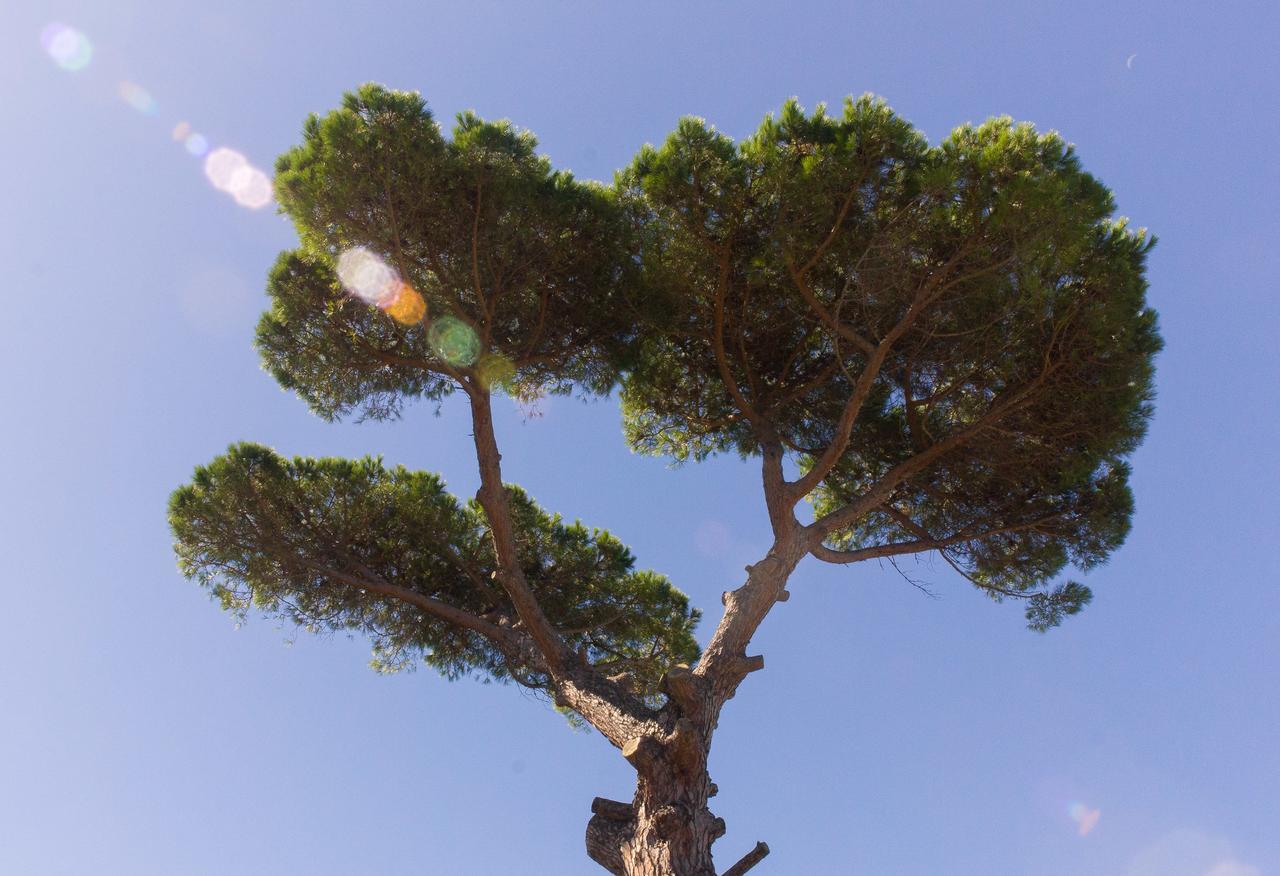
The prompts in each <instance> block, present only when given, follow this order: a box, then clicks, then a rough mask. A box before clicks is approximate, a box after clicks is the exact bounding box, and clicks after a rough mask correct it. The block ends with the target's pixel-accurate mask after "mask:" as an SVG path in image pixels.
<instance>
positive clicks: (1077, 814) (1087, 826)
mask: <svg viewBox="0 0 1280 876" xmlns="http://www.w3.org/2000/svg"><path fill="white" fill-rule="evenodd" d="M1067 814H1068V815H1070V816H1071V820H1072V821H1074V822H1075V823H1076V824H1077V825H1078V832H1079V834H1080V836H1088V835H1089V831H1091V830H1093V829H1094V828H1095V827H1097V826H1098V819H1099V818H1101V817H1102V812H1101V811H1100V810H1098V809H1090V808H1089V807H1088V806H1085V805H1084V804H1083V803H1072V804H1071V805H1070V806H1068V807H1067Z"/></svg>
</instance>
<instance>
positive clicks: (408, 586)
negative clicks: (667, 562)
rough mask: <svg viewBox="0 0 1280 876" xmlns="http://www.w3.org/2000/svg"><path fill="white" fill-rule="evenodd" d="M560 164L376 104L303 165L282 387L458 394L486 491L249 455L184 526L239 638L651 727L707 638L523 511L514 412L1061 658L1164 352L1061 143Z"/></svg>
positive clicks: (400, 96) (681, 137)
mask: <svg viewBox="0 0 1280 876" xmlns="http://www.w3.org/2000/svg"><path fill="white" fill-rule="evenodd" d="M535 149H536V142H535V140H534V139H533V137H532V136H531V135H530V134H528V133H527V132H524V131H521V130H519V129H517V128H515V127H513V126H512V125H510V124H509V123H507V122H486V121H484V120H482V119H480V118H478V117H477V116H475V115H474V114H471V113H464V114H462V115H460V116H459V117H458V120H457V124H456V125H455V127H454V129H453V132H452V135H451V136H449V137H446V136H445V135H444V134H443V133H442V131H441V128H440V126H439V125H438V124H437V123H436V121H435V120H434V118H433V117H432V115H431V113H430V112H429V111H428V110H427V108H426V106H425V104H424V103H423V101H422V99H421V98H420V97H419V96H418V95H417V94H411V93H405V92H397V91H391V90H388V89H385V88H382V87H379V86H375V85H366V86H363V87H361V88H360V89H358V90H357V91H355V92H353V93H351V94H349V95H347V97H346V98H345V100H344V101H343V104H342V107H341V108H340V109H338V110H335V111H334V112H331V113H329V114H328V115H325V116H312V117H311V118H310V119H309V120H308V121H307V122H306V125H305V128H304V132H303V141H302V144H301V145H299V146H298V147H296V148H294V149H292V150H290V151H289V152H287V153H286V154H284V155H283V156H282V157H281V158H280V159H279V161H278V163H277V166H276V170H277V177H276V192H277V197H278V198H279V200H280V203H281V205H282V207H283V209H284V211H285V212H287V213H288V215H289V216H290V217H291V218H292V219H293V221H294V223H295V226H296V227H297V230H298V235H299V238H300V241H301V243H300V246H299V247H298V248H297V249H296V250H293V251H290V252H286V253H284V254H282V255H281V256H280V259H279V260H278V262H277V263H276V266H275V267H274V268H273V270H272V271H271V275H270V279H269V282H268V291H269V292H270V295H271V299H272V304H271V308H270V310H269V311H268V312H267V313H266V314H265V315H264V316H263V317H262V321H261V323H260V325H259V328H258V333H257V347H258V350H259V352H260V354H261V356H262V360H263V363H264V365H265V367H266V368H267V370H268V371H270V373H271V374H272V375H274V377H275V378H276V379H277V380H278V381H279V382H280V384H281V385H282V386H284V387H286V388H289V389H291V390H293V391H294V392H296V393H297V394H298V395H299V396H300V397H301V398H302V399H303V400H304V401H305V402H306V403H307V404H308V405H309V406H310V407H311V409H312V410H313V411H315V413H317V414H318V415H320V416H322V417H324V418H327V419H335V418H338V417H342V416H346V415H349V414H355V415H357V416H361V417H375V418H388V417H394V416H395V415H396V414H397V413H398V412H399V410H400V409H401V407H402V405H403V404H404V403H405V402H406V401H410V400H413V399H419V398H422V399H428V400H439V399H441V398H443V397H444V396H446V395H448V394H450V393H453V392H458V391H461V392H464V393H465V394H466V395H467V397H468V399H469V401H470V404H471V412H472V427H473V431H474V433H475V435H476V447H477V461H478V464H479V466H480V471H481V478H482V488H481V492H480V494H479V496H478V498H477V499H476V500H472V501H468V502H460V501H459V500H457V499H456V498H454V497H453V496H451V495H449V494H448V493H447V492H446V491H445V489H444V485H443V482H442V481H441V480H440V479H439V478H438V477H436V476H435V475H432V474H427V473H422V472H411V471H407V470H405V469H403V468H398V467H397V468H387V467H385V466H383V465H382V463H381V462H380V461H378V460H376V459H371V458H366V459H363V460H359V461H347V460H339V459H301V458H299V459H292V460H290V459H286V458H284V457H281V456H279V455H277V454H276V453H274V452H273V451H271V450H269V449H267V448H264V447H260V446H258V445H253V444H239V445H235V446H233V447H232V448H231V449H230V450H229V451H228V453H227V454H226V455H224V456H221V457H219V458H217V459H215V460H214V461H213V462H211V463H209V464H208V465H206V466H202V467H201V468H199V469H197V471H196V475H195V478H194V480H193V481H192V482H191V483H190V484H189V485H187V486H184V487H182V488H181V489H179V490H178V491H177V492H176V493H174V495H173V498H172V501H171V503H170V508H169V519H170V522H171V525H172V528H173V532H174V534H175V537H176V540H177V541H176V550H177V553H178V556H179V559H180V563H181V568H182V571H183V572H184V573H185V574H186V575H187V576H189V577H191V578H193V579H195V580H197V581H199V582H200V583H202V584H203V585H204V586H206V587H207V588H208V589H209V591H210V592H211V593H212V594H213V595H214V596H215V597H216V598H217V599H218V600H219V601H220V603H221V604H222V605H223V607H225V608H227V609H228V610H231V611H235V612H240V613H244V612H247V611H249V610H251V609H252V610H256V611H261V612H265V613H268V614H273V615H277V616H280V617H283V618H286V619H288V620H290V621H293V622H295V623H297V624H299V625H301V626H302V627H304V628H307V629H311V630H317V631H321V630H345V631H353V632H358V633H361V634H364V635H367V636H368V637H369V639H370V640H371V641H372V642H373V647H374V655H375V656H374V664H375V666H376V667H378V668H379V669H384V670H390V669H396V668H401V667H405V666H409V665H413V664H416V663H425V664H426V665H428V666H431V667H433V668H434V669H436V670H438V671H439V672H441V673H443V674H444V675H446V676H448V677H451V678H453V677H458V676H463V675H470V674H479V675H482V676H485V677H487V678H493V679H499V680H514V681H516V682H518V683H521V684H524V685H528V686H530V687H533V688H537V689H540V690H545V691H547V692H548V693H549V694H550V695H551V696H552V697H553V698H554V699H555V700H556V702H557V703H559V704H560V705H562V706H565V707H567V708H568V709H570V710H571V711H575V712H576V713H578V714H579V715H582V716H583V717H584V718H585V719H586V720H587V721H589V722H591V723H594V724H596V725H597V726H601V723H602V719H600V717H599V714H597V713H593V712H592V709H593V708H595V706H593V705H592V703H595V704H597V705H599V704H600V703H605V702H607V703H610V704H611V706H610V707H611V708H616V709H620V710H622V712H624V713H626V712H627V709H630V708H632V706H629V705H626V704H627V703H632V704H634V703H637V702H638V703H643V704H648V706H651V707H656V706H657V705H659V704H661V703H662V702H663V701H664V695H665V693H667V692H668V688H667V687H665V686H664V683H663V679H664V675H665V674H666V673H667V672H668V671H669V670H671V669H672V668H673V667H680V666H682V665H695V664H697V662H698V659H699V650H698V647H697V645H696V643H695V640H694V636H693V632H694V627H695V624H696V623H697V622H698V619H699V613H698V611H696V610H694V609H692V608H690V606H689V604H688V600H687V599H686V597H685V596H684V595H683V594H682V593H680V592H679V591H678V590H676V589H675V588H674V587H673V586H672V585H671V583H670V582H669V581H668V580H667V579H666V578H664V577H662V576H660V575H657V574H654V573H652V572H645V571H638V570H637V569H635V567H634V560H633V558H632V556H631V554H630V553H629V552H628V550H627V549H626V548H625V547H624V546H623V545H622V543H621V542H619V541H618V540H617V539H616V538H614V537H613V536H612V535H610V534H608V533H606V532H602V531H598V530H588V529H586V528H585V527H583V526H582V525H580V524H577V523H575V524H568V523H565V522H564V521H563V520H561V519H560V518H559V517H558V516H554V515H551V514H548V513H547V512H545V511H543V510H542V509H540V508H539V507H538V506H537V505H536V504H535V503H534V502H533V500H532V499H531V498H530V497H528V496H527V495H526V494H525V493H524V492H523V491H521V490H520V489H519V488H517V487H513V486H510V485H503V483H502V481H501V478H500V469H499V465H498V460H499V456H498V454H497V444H496V439H494V438H493V433H492V421H491V414H490V407H489V406H490V399H491V396H492V394H493V393H495V392H506V393H508V394H512V395H516V396H536V395H538V394H541V393H548V392H551V393H564V392H571V391H579V392H582V393H586V394H596V395H601V394H607V393H608V392H610V391H612V390H614V389H615V388H616V389H619V390H620V396H621V401H622V413H623V423H624V431H625V435H626V438H627V440H628V442H629V443H630V445H631V446H632V447H633V448H634V449H636V450H637V451H640V452H643V453H649V454H658V455H664V456H667V457H669V458H671V459H673V460H676V461H685V460H700V459H704V458H706V457H708V456H710V455H712V454H716V453H723V452H733V453H737V454H740V455H742V456H744V457H753V458H758V459H760V461H761V464H762V467H763V471H764V484H765V503H764V504H765V507H766V509H767V510H768V513H769V515H770V520H771V522H772V524H773V528H774V533H775V536H776V538H777V540H778V541H777V544H776V545H775V548H774V551H773V552H772V553H771V556H773V555H775V554H776V555H777V556H780V557H781V556H784V555H785V556H788V557H789V556H791V555H792V554H795V556H797V557H798V556H813V557H816V558H818V559H820V560H824V561H827V562H832V563H854V562H857V561H859V560H863V559H872V558H878V557H893V556H898V555H905V554H912V553H921V552H937V553H939V554H940V555H941V556H942V557H943V558H945V559H946V560H947V562H949V563H950V564H951V565H952V566H953V567H954V568H955V569H956V570H957V571H958V572H959V573H960V574H962V575H963V576H965V577H966V578H968V579H969V580H970V581H971V582H972V583H973V584H974V585H975V586H977V587H979V588H981V589H982V590H983V591H984V592H986V593H989V594H991V595H992V596H993V597H995V598H997V599H1002V598H1010V597H1013V598H1022V599H1025V600H1027V602H1026V606H1027V611H1026V614H1027V620H1028V622H1029V624H1030V626H1031V627H1032V628H1033V629H1037V630H1042V631H1043V630H1046V629H1048V628H1050V627H1053V626H1055V625H1057V624H1058V623H1059V622H1060V621H1061V620H1062V619H1063V618H1064V617H1066V616H1068V615H1071V614H1075V613H1076V612H1078V611H1079V610H1080V609H1081V608H1082V607H1083V606H1084V605H1085V604H1087V603H1088V602H1089V600H1090V597H1091V594H1090V592H1089V590H1088V588H1086V587H1084V586H1083V585H1081V584H1079V583H1075V582H1071V583H1066V584H1060V583H1055V582H1056V581H1057V578H1058V576H1059V575H1060V574H1061V573H1062V572H1063V571H1064V570H1065V569H1066V568H1067V567H1068V566H1074V567H1075V568H1077V569H1079V570H1088V569H1090V568H1092V567H1094V566H1096V565H1098V564H1099V563H1101V562H1103V561H1104V560H1105V559H1106V558H1107V557H1108V556H1109V555H1110V554H1111V553H1112V552H1113V551H1114V550H1115V549H1116V548H1118V547H1119V546H1120V544H1121V543H1122V542H1123V540H1124V538H1125V536H1126V534H1127V532H1128V529H1129V521H1130V518H1131V516H1132V513H1133V499H1132V496H1131V493H1130V490H1129V487H1128V480H1129V473H1130V469H1129V465H1128V462H1127V457H1128V456H1129V455H1130V454H1131V453H1132V452H1133V450H1134V449H1135V448H1136V447H1137V446H1138V444H1139V443H1140V441H1141V440H1142V437H1143V434H1144V431H1145V428H1146V425H1147V422H1148V421H1149V419H1150V417H1151V413H1152V406H1151V402H1152V398H1153V388H1152V387H1153V364H1152V363H1153V360H1154V357H1155V354H1156V353H1157V352H1158V350H1159V349H1160V344H1161V341H1160V337H1159V334H1158V332H1157V329H1156V317H1155V314H1154V312H1153V311H1151V310H1150V309H1149V308H1147V306H1146V304H1145V293H1146V281H1145V278H1144V271H1145V262H1146V258H1147V254H1148V252H1149V251H1150V249H1151V246H1152V244H1153V242H1154V239H1153V238H1152V237H1150V236H1148V235H1147V234H1146V233H1145V232H1144V231H1141V230H1139V231H1134V230H1131V229H1130V228H1129V227H1128V226H1127V225H1126V224H1125V222H1124V220H1121V219H1117V218H1115V217H1114V215H1113V213H1114V201H1113V198H1112V196H1111V193H1110V192H1109V191H1108V190H1107V189H1106V188H1105V187H1104V186H1103V185H1102V184H1101V183H1099V182H1098V181H1097V180H1096V179H1094V178H1093V177H1092V176H1090V175H1089V174H1088V173H1086V172H1085V171H1083V170H1082V169H1081V166H1080V162H1079V160H1078V159H1077V157H1076V155H1075V153H1074V152H1073V150H1072V149H1071V147H1070V146H1068V145H1067V144H1066V143H1065V142H1064V141H1063V140H1062V139H1061V138H1060V137H1059V136H1058V135H1057V134H1054V133H1040V132H1037V131H1036V130H1035V129H1034V128H1032V127H1031V126H1030V125H1025V124H1014V123H1013V122H1011V121H1010V120H1008V119H994V120H991V121H989V122H986V123H984V124H982V125H978V126H972V125H966V126H964V127H961V128H959V129H957V130H956V131H955V132H954V133H953V134H952V135H951V136H950V137H948V138H947V139H946V140H945V141H943V142H942V143H941V144H939V145H937V146H930V145H929V144H928V143H927V142H926V140H925V139H924V137H923V136H922V135H921V134H920V133H919V132H918V131H916V130H915V129H914V128H913V127H912V126H911V125H910V124H909V123H907V122H906V121H904V120H902V119H901V118H899V117H898V116H896V115H895V114H894V113H893V111H892V110H890V109H889V108H888V106H886V105H885V104H884V103H883V102H881V101H879V100H876V99H873V98H867V97H864V98H860V99H857V100H850V101H848V102H847V103H846V104H845V106H844V108H843V111H842V112H841V113H839V114H835V115H829V114H828V113H827V112H826V110H825V109H824V108H823V107H821V106H820V107H818V109H817V110H815V111H814V112H813V113H806V112H805V111H803V110H802V109H801V108H800V107H799V106H798V105H797V104H796V103H795V102H794V101H793V102H789V103H787V104H786V105H785V106H784V107H783V108H782V111H781V112H780V113H779V114H778V115H777V116H776V117H772V116H771V117H769V118H768V119H766V120H765V122H764V124H763V125H762V126H761V127H760V129H759V130H758V131H757V132H756V133H755V134H754V135H753V136H751V137H750V138H748V139H746V140H744V141H742V142H740V143H735V142H734V141H732V140H731V139H729V138H728V137H726V136H724V135H723V134H720V133H717V132H716V131H715V130H714V129H713V128H711V127H710V126H708V125H707V124H706V123H704V122H702V121H700V120H696V119H685V120H683V121H681V122H680V124H679V126H678V127H677V129H676V131H675V132H674V133H673V134H672V135H671V136H670V137H669V138H668V139H667V140H666V142H664V143H663V144H662V145H661V146H657V147H654V146H646V147H645V148H643V149H642V150H641V151H640V152H639V154H638V155H637V157H636V159H635V160H634V162H633V163H632V164H631V165H630V166H629V167H627V168H626V169H625V170H623V171H621V172H620V173H619V174H618V176H617V178H616V180H615V181H614V183H613V184H612V185H609V186H605V185H601V184H597V183H589V182H583V181H579V180H576V179H574V178H573V177H572V176H571V175H570V174H567V173H564V172H561V171H556V170H554V169H552V168H551V166H550V164H549V163H548V161H547V160H546V159H545V158H544V157H541V156H539V155H538V154H537V153H536V151H535ZM353 253H354V254H355V255H351V254H353ZM344 254H345V255H346V258H347V259H348V260H347V261H346V262H344V261H343V259H344ZM357 256H358V259H357ZM371 289H372V291H370V290H371ZM459 431H460V432H463V431H465V429H464V428H461V427H460V430H459ZM784 463H785V464H789V465H790V468H789V470H790V471H792V472H798V474H797V475H796V476H795V478H794V479H793V480H787V479H786V478H785V477H784V476H783V472H784ZM804 500H808V501H809V502H810V503H811V511H810V512H805V515H804V516H805V519H804V520H803V521H801V520H800V518H799V517H797V516H796V515H795V513H794V512H793V509H794V508H795V507H797V504H798V503H799V502H801V501H804ZM784 548H786V550H784ZM796 551H798V552H799V553H796ZM788 552H790V553H788ZM788 562H790V560H788ZM792 565H794V563H792ZM750 586H752V585H750V584H748V585H746V587H747V588H749V587H750ZM761 586H763V585H761ZM770 586H773V585H770ZM779 586H780V585H779ZM757 614H758V615H759V616H758V617H757V616H756V615H757ZM762 619H763V613H762V612H756V613H755V614H753V615H752V619H751V621H750V624H749V628H748V629H747V630H746V632H747V634H748V637H749V633H750V632H751V631H752V630H753V629H754V625H756V624H758V623H759V622H760V621H761V620H762ZM737 622H739V621H735V620H734V619H733V617H732V611H727V612H726V616H725V620H724V621H722V630H721V632H723V631H725V630H729V629H730V625H731V624H732V623H737ZM717 635H718V636H719V635H720V633H719V632H718V633H717ZM725 635H726V636H728V633H725ZM735 635H736V633H735ZM717 641H719V639H717ZM707 671H708V672H710V670H707ZM738 680H740V677H739V679H738ZM570 681H572V684H570ZM735 685H736V682H735ZM587 690H590V691H593V693H592V694H591V697H595V699H591V698H590V697H588V698H586V699H583V698H582V697H586V694H583V693H582V691H587ZM601 708H603V706H601ZM637 708H639V707H638V706H637ZM628 714H629V713H628ZM607 732H612V731H607Z"/></svg>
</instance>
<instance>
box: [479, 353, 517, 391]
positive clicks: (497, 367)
mask: <svg viewBox="0 0 1280 876" xmlns="http://www.w3.org/2000/svg"><path fill="white" fill-rule="evenodd" d="M476 376H477V377H479V378H480V383H481V384H482V385H483V386H484V388H485V389H492V388H493V387H495V386H504V385H506V384H507V383H508V382H509V381H510V380H511V378H513V377H515V376H516V367H515V366H514V365H512V364H511V360H510V359H508V358H507V357H506V356H504V355H502V354H501V353H485V354H484V355H483V356H481V357H480V361H479V362H477V363H476Z"/></svg>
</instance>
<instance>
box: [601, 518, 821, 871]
mask: <svg viewBox="0 0 1280 876" xmlns="http://www.w3.org/2000/svg"><path fill="white" fill-rule="evenodd" d="M802 555H803V550H802V546H801V545H800V544H799V543H798V542H796V541H792V542H788V543H783V544H779V545H775V547H774V548H773V549H772V550H770V552H769V555H768V556H767V557H766V558H765V559H764V560H762V561H761V562H759V563H757V564H755V565H754V566H749V567H748V568H747V573H748V575H747V581H746V583H745V584H744V585H743V586H742V587H740V588H738V589H737V590H734V591H730V592H728V593H725V594H724V596H723V600H724V603H725V609H726V611H725V621H722V623H721V625H720V627H719V628H717V630H716V634H715V635H714V636H713V637H712V640H711V642H710V644H709V645H708V646H707V649H706V651H704V652H703V657H702V660H701V662H700V663H699V665H698V667H697V668H696V669H692V670H691V669H689V668H688V667H685V666H677V667H673V668H672V669H670V670H668V671H667V673H666V675H665V676H664V677H663V679H662V692H663V693H664V694H666V696H667V703H666V705H664V706H663V707H662V709H661V710H659V711H658V712H657V713H656V714H654V720H653V721H649V722H645V723H644V724H643V725H635V726H642V727H643V729H642V730H640V731H639V732H638V734H637V735H636V736H635V737H634V738H629V739H626V740H625V742H623V743H622V744H621V745H620V746H619V747H620V748H621V749H622V756H623V757H625V758H626V759H627V760H628V761H629V762H630V763H631V765H632V766H633V767H635V770H636V793H635V798H634V799H633V800H632V801H631V803H619V802H617V801H614V800H606V799H604V798H601V797H597V798H596V799H595V801H594V802H593V803H592V804H591V811H592V812H593V813H595V814H594V815H593V816H592V818H591V820H590V822H588V824H587V854H588V855H590V856H591V859H592V860H593V861H595V862H596V863H598V864H600V866H602V867H604V868H605V869H606V870H608V871H609V872H610V873H614V874H616V876H716V870H715V865H714V863H713V862H712V856H711V845H712V843H714V842H715V841H716V840H717V839H719V838H720V837H721V836H723V835H724V832H725V824H724V819H722V818H717V817H716V816H715V815H714V814H713V813H712V812H711V810H710V809H708V808H707V800H708V799H710V798H711V797H714V796H715V794H716V786H715V785H714V784H712V782H711V777H710V776H709V775H708V774H707V755H708V753H709V752H710V750H711V737H712V735H713V734H714V733H715V729H716V724H717V723H718V721H719V717H720V710H721V708H722V707H723V706H724V704H725V701H726V700H728V699H730V698H731V697H732V696H733V695H734V693H735V692H736V691H737V689H738V685H739V684H741V682H742V680H743V679H744V678H745V677H746V676H747V675H748V674H749V673H751V672H755V671H756V670H759V669H762V668H763V667H764V658H763V657H760V656H754V657H748V656H746V654H745V650H744V649H745V646H746V644H747V642H748V641H749V640H750V638H751V633H752V632H753V631H754V630H755V628H756V626H758V625H759V623H760V621H761V620H762V619H763V618H764V616H765V614H767V613H768V610H769V607H770V606H772V605H773V604H774V603H776V602H779V601H782V600H784V599H785V598H786V590H785V586H786V581H787V577H788V576H789V575H790V573H791V570H792V569H794V568H795V565H796V563H797V562H798V561H799V559H800V557H801V556H802ZM614 738H615V739H617V738H618V737H617V736H615V737H614ZM615 744H617V743H616V742H615ZM768 853H769V847H768V846H767V845H765V844H764V843H758V844H757V845H756V847H755V848H754V849H753V850H751V851H750V852H748V853H747V854H746V855H745V856H744V857H743V858H742V859H741V860H740V861H738V863H737V864H735V865H733V866H732V867H730V868H728V869H727V870H725V871H724V876H742V874H744V873H746V872H747V871H748V870H750V869H751V868H752V867H753V866H755V864H757V863H759V861H760V860H761V859H762V858H763V857H764V856H765V855H767V854H768Z"/></svg>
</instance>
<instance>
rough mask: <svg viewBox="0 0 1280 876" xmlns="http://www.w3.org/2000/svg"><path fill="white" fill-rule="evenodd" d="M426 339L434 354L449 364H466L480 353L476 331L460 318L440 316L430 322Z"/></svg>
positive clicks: (470, 362) (471, 361) (474, 359)
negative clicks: (429, 329)
mask: <svg viewBox="0 0 1280 876" xmlns="http://www.w3.org/2000/svg"><path fill="white" fill-rule="evenodd" d="M428 339H429V340H430V341H431V349H433V350H435V352H436V355H437V356H439V357H440V358H441V359H444V360H445V361H446V362H448V363H449V364H450V365H455V366H467V365H470V364H472V363H473V362H475V361H476V357H477V356H478V355H480V339H479V338H478V337H476V333H475V332H474V331H472V330H471V327H470V326H468V325H467V324H466V323H464V322H463V321H462V320H460V319H456V318H454V317H452V316H444V317H441V318H440V319H437V320H436V321H435V322H434V323H432V325H431V331H430V332H429V334H428Z"/></svg>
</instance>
